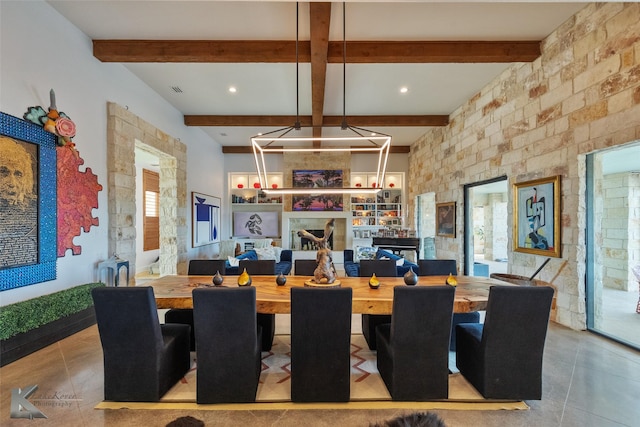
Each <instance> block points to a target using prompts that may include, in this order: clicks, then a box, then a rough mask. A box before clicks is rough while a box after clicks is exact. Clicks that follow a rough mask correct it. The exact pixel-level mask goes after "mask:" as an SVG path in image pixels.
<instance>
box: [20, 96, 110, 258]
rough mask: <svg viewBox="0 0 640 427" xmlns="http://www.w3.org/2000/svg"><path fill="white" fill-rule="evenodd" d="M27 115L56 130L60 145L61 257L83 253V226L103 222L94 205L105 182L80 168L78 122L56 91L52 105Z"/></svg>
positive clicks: (86, 226)
mask: <svg viewBox="0 0 640 427" xmlns="http://www.w3.org/2000/svg"><path fill="white" fill-rule="evenodd" d="M23 117H24V119H25V120H26V121H28V122H31V123H33V124H35V125H37V126H42V128H43V129H44V130H45V131H47V132H50V133H52V134H54V135H55V136H56V137H57V139H56V142H57V144H58V149H57V167H56V169H57V178H58V181H57V183H58V186H57V196H58V202H57V214H58V215H57V223H58V224H57V225H58V229H57V234H58V250H57V254H58V257H63V256H65V254H66V252H67V249H71V253H72V254H73V255H80V254H81V253H82V247H81V246H79V245H76V244H74V243H73V239H74V238H75V237H76V236H79V235H80V233H81V232H82V230H84V232H85V233H88V232H89V229H90V228H91V226H94V225H95V226H97V225H98V224H99V220H98V218H94V217H93V216H92V215H93V209H97V208H98V192H100V191H102V185H100V184H98V176H97V175H95V174H93V173H92V172H91V168H86V170H85V171H84V172H81V171H80V165H82V164H83V163H84V160H83V159H82V157H80V152H78V150H77V149H76V144H75V143H74V142H73V141H72V140H73V138H74V137H75V136H76V124H75V123H74V122H73V120H71V118H70V117H69V116H68V115H67V114H65V113H64V112H63V111H60V110H58V107H57V106H56V93H55V91H54V90H53V89H51V90H50V91H49V107H48V108H47V109H46V110H45V109H44V107H41V106H34V107H29V108H27V111H26V112H25V113H24V115H23Z"/></svg>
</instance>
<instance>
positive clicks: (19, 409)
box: [11, 385, 47, 420]
mask: <svg viewBox="0 0 640 427" xmlns="http://www.w3.org/2000/svg"><path fill="white" fill-rule="evenodd" d="M37 389H38V386H37V385H29V386H26V387H25V388H24V389H21V388H14V389H12V390H11V418H29V419H31V420H32V419H34V418H47V416H46V415H45V414H43V413H42V411H41V410H40V409H38V408H36V407H35V406H33V404H32V403H31V402H29V401H28V400H27V399H28V398H29V396H31V395H32V394H33V393H35V391H36V390H37Z"/></svg>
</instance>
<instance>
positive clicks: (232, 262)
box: [227, 256, 240, 267]
mask: <svg viewBox="0 0 640 427" xmlns="http://www.w3.org/2000/svg"><path fill="white" fill-rule="evenodd" d="M227 262H228V263H229V266H230V267H238V266H239V265H240V260H239V259H238V258H235V257H232V256H229V257H227Z"/></svg>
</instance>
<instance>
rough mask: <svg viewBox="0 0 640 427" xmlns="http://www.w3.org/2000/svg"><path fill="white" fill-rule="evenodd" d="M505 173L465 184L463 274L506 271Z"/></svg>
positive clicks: (507, 227) (481, 274)
mask: <svg viewBox="0 0 640 427" xmlns="http://www.w3.org/2000/svg"><path fill="white" fill-rule="evenodd" d="M507 191H508V184H507V177H506V176H501V177H498V178H493V179H490V180H486V181H480V182H475V183H472V184H467V185H465V186H464V274H465V275H468V276H485V277H488V276H489V275H490V274H492V273H506V272H507V267H508V261H509V259H508V254H509V252H508V242H509V238H508V232H509V226H508V222H507V203H508V199H509V197H508V192H507Z"/></svg>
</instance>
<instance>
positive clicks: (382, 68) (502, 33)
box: [49, 1, 584, 153]
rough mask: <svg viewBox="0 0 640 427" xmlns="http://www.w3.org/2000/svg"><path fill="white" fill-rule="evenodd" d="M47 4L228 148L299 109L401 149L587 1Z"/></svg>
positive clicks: (532, 52) (97, 50) (530, 56)
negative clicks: (387, 139)
mask: <svg viewBox="0 0 640 427" xmlns="http://www.w3.org/2000/svg"><path fill="white" fill-rule="evenodd" d="M49 3H51V4H52V5H53V6H54V7H55V8H56V9H57V10H58V11H59V12H60V13H62V14H63V15H64V16H66V17H67V18H68V19H69V20H70V21H71V22H72V23H74V25H76V26H78V28H80V29H81V30H82V31H84V32H85V33H86V34H87V36H89V37H90V38H91V39H92V43H93V53H94V56H95V57H96V58H97V59H99V60H100V61H102V62H105V63H122V64H123V65H124V66H126V67H127V68H129V69H130V70H131V71H132V72H133V73H134V74H136V75H137V76H138V77H139V78H141V79H142V80H143V81H144V82H146V83H147V84H148V85H149V86H150V87H152V88H153V89H154V90H156V91H157V92H158V93H159V94H160V95H161V96H163V97H164V98H165V99H167V100H168V101H169V102H170V103H171V104H172V105H173V106H174V107H175V108H177V109H178V110H179V111H181V112H182V113H183V114H184V121H185V124H186V125H188V126H198V127H201V128H202V129H203V130H204V131H205V132H207V133H208V134H209V135H210V136H211V137H212V138H213V139H214V140H216V141H217V142H218V143H220V144H221V145H222V146H223V151H224V152H229V153H230V152H234V153H238V152H240V153H242V152H250V145H249V138H250V137H251V136H253V135H256V134H258V133H260V132H269V131H272V130H274V129H278V128H282V127H287V126H292V125H293V124H294V123H295V121H296V119H299V121H300V123H301V125H302V126H303V132H307V133H306V135H308V136H310V135H313V136H333V135H334V134H335V133H336V132H339V130H338V129H339V127H340V124H341V123H342V121H343V117H344V116H346V121H347V123H348V124H349V125H351V126H358V127H362V128H366V129H372V130H375V131H379V132H382V133H386V134H389V135H391V136H393V146H392V150H393V151H394V152H408V148H409V145H410V144H411V143H412V142H414V141H415V140H416V139H417V138H418V137H419V136H420V135H421V134H422V133H424V131H425V130H426V129H427V128H428V127H430V126H443V125H446V124H447V123H448V116H449V114H451V113H452V112H453V111H454V110H455V109H456V108H458V107H459V106H460V105H461V104H462V103H463V102H464V101H466V100H467V99H469V98H471V97H472V96H473V95H475V94H476V93H477V92H478V91H479V90H480V89H481V88H482V87H483V86H484V85H486V84H487V83H488V82H489V81H491V80H492V79H493V78H495V77H496V76H497V75H498V74H500V73H501V72H503V71H504V70H505V69H506V68H507V67H508V66H509V65H510V64H511V63H514V62H532V61H534V60H535V59H536V58H538V57H539V56H540V43H541V41H542V40H543V39H544V38H545V37H546V36H547V35H548V34H549V33H550V32H552V31H553V30H554V29H555V28H556V27H558V26H559V25H560V24H562V22H564V21H565V20H566V19H568V18H570V17H571V16H572V15H573V14H574V13H575V12H576V11H577V10H579V9H580V8H581V7H583V6H584V4H581V3H575V2H572V3H540V2H529V3H512V2H508V1H507V2H500V3H492V2H468V3H465V2H455V1H454V2H434V1H424V2H420V1H418V2H393V3H392V2H389V3H385V2H348V3H347V4H346V5H345V8H346V21H345V20H344V16H345V15H343V3H328V2H311V3H300V4H299V7H298V18H297V22H298V29H296V3H295V2H287V1H284V2H271V1H267V2H245V1H236V2H220V1H212V2H211V1H209V2H204V1H174V2H172V1H139V2H121V1H95V2H93V1H92V2H78V1H50V2H49ZM345 34H346V35H345ZM296 36H297V37H298V42H297V43H296ZM345 46H346V51H345V50H344V49H345ZM296 48H297V53H296ZM345 52H346V53H345ZM345 64H346V65H345ZM232 86H233V87H235V88H236V92H235V93H231V92H229V88H230V87H232ZM401 87H406V88H407V92H406V93H401V92H400V88H401Z"/></svg>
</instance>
